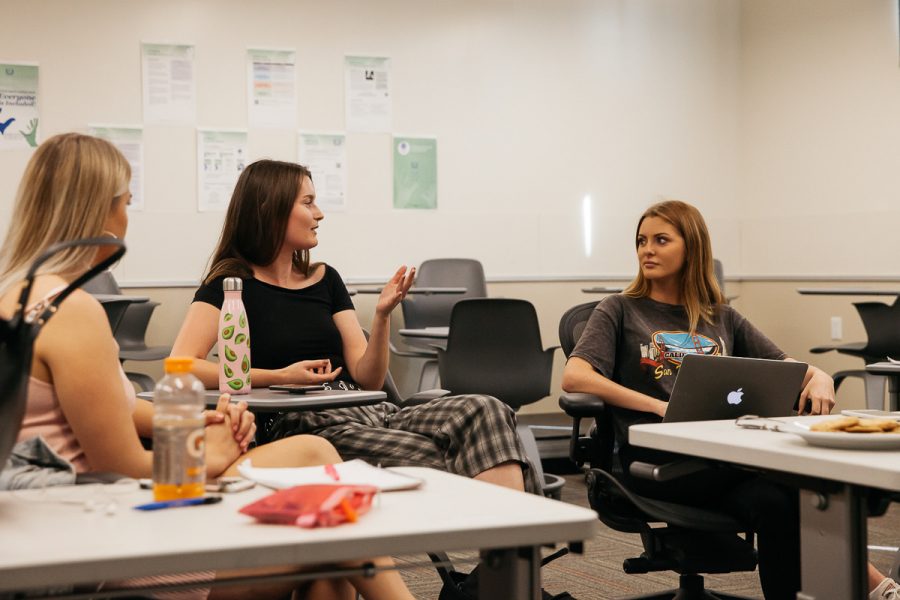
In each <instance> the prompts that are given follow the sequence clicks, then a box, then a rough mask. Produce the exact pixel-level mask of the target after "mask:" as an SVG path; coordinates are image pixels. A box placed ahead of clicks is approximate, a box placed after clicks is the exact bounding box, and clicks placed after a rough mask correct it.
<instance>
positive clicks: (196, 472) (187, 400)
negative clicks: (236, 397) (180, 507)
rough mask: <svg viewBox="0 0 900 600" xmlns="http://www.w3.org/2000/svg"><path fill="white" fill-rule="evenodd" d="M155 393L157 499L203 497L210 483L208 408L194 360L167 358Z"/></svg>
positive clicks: (154, 439) (154, 455)
mask: <svg viewBox="0 0 900 600" xmlns="http://www.w3.org/2000/svg"><path fill="white" fill-rule="evenodd" d="M165 364H166V375H165V376H164V377H163V378H162V379H160V380H159V383H157V384H156V390H155V391H154V392H153V497H154V499H156V500H176V499H179V498H196V497H198V496H202V495H203V492H204V489H203V488H204V484H205V483H206V427H205V425H206V422H205V418H204V416H203V410H204V409H205V408H206V402H205V394H206V391H205V390H204V388H203V383H201V382H200V380H199V379H197V378H196V377H194V376H193V375H192V374H191V369H192V368H193V366H194V359H192V358H175V357H172V358H167V359H166V362H165Z"/></svg>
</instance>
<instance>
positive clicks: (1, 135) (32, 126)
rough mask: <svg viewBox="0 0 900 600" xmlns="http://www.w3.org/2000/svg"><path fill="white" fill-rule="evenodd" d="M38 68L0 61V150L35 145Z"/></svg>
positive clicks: (36, 133)
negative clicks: (0, 62)
mask: <svg viewBox="0 0 900 600" xmlns="http://www.w3.org/2000/svg"><path fill="white" fill-rule="evenodd" d="M39 116H40V115H39V114H38V67H37V65H10V64H0V150H9V149H13V148H28V147H31V148H34V147H36V146H37V145H38V120H39V119H38V118H39Z"/></svg>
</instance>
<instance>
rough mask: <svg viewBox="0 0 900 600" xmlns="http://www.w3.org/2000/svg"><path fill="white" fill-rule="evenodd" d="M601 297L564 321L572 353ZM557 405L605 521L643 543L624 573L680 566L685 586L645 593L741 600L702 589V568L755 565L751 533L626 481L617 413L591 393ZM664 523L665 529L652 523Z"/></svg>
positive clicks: (661, 475) (657, 469)
mask: <svg viewBox="0 0 900 600" xmlns="http://www.w3.org/2000/svg"><path fill="white" fill-rule="evenodd" d="M596 305H597V302H586V303H584V304H579V305H578V306H575V307H573V308H571V309H569V310H568V311H566V313H565V314H564V315H563V316H562V319H560V322H559V340H560V343H561V344H562V348H563V352H564V353H565V355H566V356H568V355H569V353H570V352H572V350H573V349H574V347H575V344H576V342H577V341H578V338H579V337H580V336H581V334H582V332H583V331H584V327H585V325H586V324H587V321H588V319H589V318H590V315H591V313H592V312H593V310H594V308H595V307H596ZM559 404H560V406H561V407H562V409H563V410H564V411H565V412H566V414H568V415H569V416H571V417H573V418H574V420H575V423H574V427H573V428H572V440H571V445H570V456H571V458H572V460H574V461H575V462H576V463H577V464H578V465H584V464H588V465H589V466H590V468H589V470H588V471H587V473H586V477H585V479H586V483H587V487H588V499H589V501H590V504H591V507H592V508H593V509H594V510H596V511H597V515H598V516H599V517H600V520H601V521H603V523H604V524H606V525H607V526H609V527H611V528H612V529H615V530H617V531H623V532H628V533H638V534H640V536H641V542H642V543H643V546H644V552H643V553H641V555H640V556H639V557H635V558H628V559H626V560H625V561H624V562H623V564H622V568H623V570H624V571H625V572H626V573H629V574H637V573H649V572H653V571H675V572H676V573H678V574H679V588H678V589H677V590H667V591H664V592H660V593H657V594H651V595H647V596H641V598H645V599H650V598H658V599H664V598H665V599H672V598H677V599H678V600H693V599H701V598H710V599H712V598H721V599H729V598H739V597H738V596H733V595H729V594H723V593H719V592H714V593H713V592H708V591H706V590H705V589H704V587H703V577H702V576H701V575H700V573H730V572H734V571H752V570H754V569H755V568H756V550H755V549H754V548H753V535H752V534H750V533H746V532H745V531H744V527H742V526H741V525H740V524H739V523H738V522H737V521H736V520H734V519H733V518H731V517H730V516H728V515H724V514H722V513H717V512H714V511H710V510H706V509H699V508H696V507H693V506H687V505H683V504H676V503H672V502H663V501H660V500H655V499H650V498H646V497H643V496H640V495H638V494H635V493H634V492H632V491H631V490H629V489H628V488H627V487H626V486H625V485H623V484H622V476H621V475H622V471H621V466H620V465H619V463H618V459H617V457H616V453H615V433H614V427H613V420H612V415H611V411H609V409H608V407H607V406H606V404H605V403H604V402H603V400H601V399H600V398H598V397H597V396H593V395H591V394H563V395H562V396H560V399H559ZM581 419H593V420H594V425H595V426H594V428H593V429H592V431H591V433H590V435H589V436H581V435H580V434H579V431H580V425H581ZM705 466H706V464H705V463H704V461H701V460H696V459H690V460H687V459H686V460H685V461H680V462H677V463H670V464H667V465H649V464H645V463H634V464H633V465H632V475H635V476H643V477H647V478H650V479H657V480H669V479H674V478H676V477H678V476H681V475H687V474H690V473H692V472H696V471H698V470H701V469H702V468H704V467H705ZM651 523H664V524H665V527H651V526H650V524H651Z"/></svg>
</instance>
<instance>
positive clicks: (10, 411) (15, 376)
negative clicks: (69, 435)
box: [0, 238, 125, 469]
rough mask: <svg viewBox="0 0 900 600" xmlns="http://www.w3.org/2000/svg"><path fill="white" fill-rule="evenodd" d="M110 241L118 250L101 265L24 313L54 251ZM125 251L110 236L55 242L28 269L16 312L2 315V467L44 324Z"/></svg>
mask: <svg viewBox="0 0 900 600" xmlns="http://www.w3.org/2000/svg"><path fill="white" fill-rule="evenodd" d="M97 245H108V246H114V247H115V248H116V251H115V253H114V254H113V255H112V256H110V257H109V258H107V259H106V260H104V261H103V262H102V263H100V264H99V265H97V266H95V267H93V268H91V269H89V270H87V271H86V272H85V273H84V274H83V275H82V276H81V277H78V278H77V279H75V280H74V281H73V282H72V283H70V284H69V285H68V286H67V287H66V288H65V289H64V290H63V291H62V292H60V293H59V294H58V295H57V296H56V298H54V300H53V301H52V302H50V303H49V304H48V305H47V306H46V308H44V310H43V311H42V312H41V313H40V314H37V315H31V316H29V315H27V314H25V308H26V307H27V306H28V304H29V301H33V299H30V298H29V297H30V295H31V289H32V285H33V282H34V277H35V274H36V273H37V271H38V268H39V267H40V266H41V265H42V264H43V263H44V262H46V261H47V260H48V259H49V258H50V257H52V256H53V255H55V254H57V253H59V252H61V251H64V250H67V249H69V248H73V247H76V246H97ZM124 253H125V246H124V244H122V242H120V241H118V240H114V239H111V238H90V239H84V240H75V241H71V242H63V243H60V244H54V245H53V246H51V247H50V248H48V249H47V250H46V251H45V252H44V253H43V254H41V255H40V256H39V257H38V258H37V259H36V260H35V261H34V263H33V264H32V265H31V267H30V268H29V269H28V272H27V274H26V276H25V286H24V287H23V288H22V292H21V293H20V294H19V302H18V306H17V308H16V311H15V313H13V315H12V317H10V318H9V320H6V319H2V318H0V390H3V394H2V396H0V469H3V467H4V466H5V465H6V461H7V459H8V458H9V455H10V452H11V451H12V448H13V446H14V445H15V443H16V439H17V438H18V435H19V429H20V428H21V426H22V419H23V418H24V417H25V404H26V402H27V400H28V376H29V374H30V373H31V361H32V357H33V354H34V341H35V339H36V338H37V336H38V333H40V331H41V328H42V327H43V326H44V324H45V323H46V322H47V321H48V320H50V318H52V317H53V315H54V314H55V313H56V310H57V308H58V307H59V305H60V303H61V302H62V301H63V300H65V299H66V298H67V297H68V296H69V294H71V293H72V292H73V291H74V290H76V289H78V287H80V286H81V285H82V284H83V283H84V282H86V281H88V280H89V279H90V278H91V277H93V276H94V275H96V274H97V273H99V272H100V271H102V270H103V269H106V268H107V267H108V266H109V265H111V264H113V263H114V262H115V261H117V260H119V258H121V257H122V255H123V254H124Z"/></svg>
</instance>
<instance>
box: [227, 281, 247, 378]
mask: <svg viewBox="0 0 900 600" xmlns="http://www.w3.org/2000/svg"><path fill="white" fill-rule="evenodd" d="M243 283H244V282H243V281H241V279H240V278H239V277H226V278H225V280H224V281H223V282H222V289H223V291H224V292H225V300H224V301H223V302H222V310H221V311H219V391H220V392H228V393H230V394H232V395H234V394H249V393H250V324H249V323H247V311H246V310H244V301H243V300H242V299H241V290H242V289H243Z"/></svg>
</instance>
